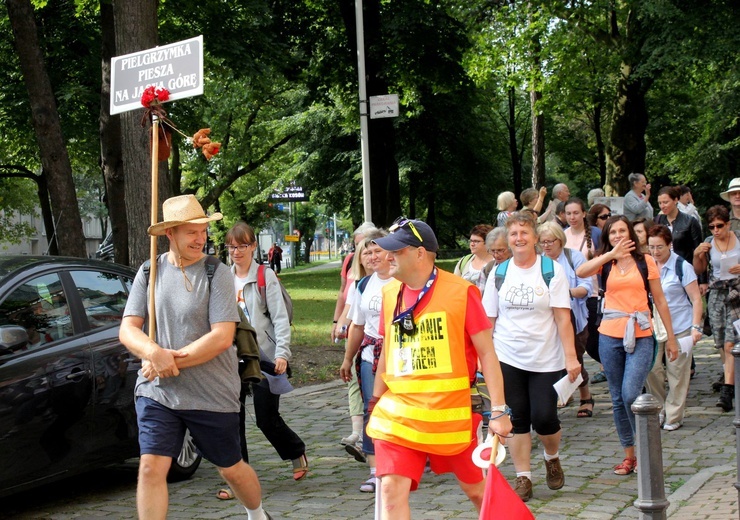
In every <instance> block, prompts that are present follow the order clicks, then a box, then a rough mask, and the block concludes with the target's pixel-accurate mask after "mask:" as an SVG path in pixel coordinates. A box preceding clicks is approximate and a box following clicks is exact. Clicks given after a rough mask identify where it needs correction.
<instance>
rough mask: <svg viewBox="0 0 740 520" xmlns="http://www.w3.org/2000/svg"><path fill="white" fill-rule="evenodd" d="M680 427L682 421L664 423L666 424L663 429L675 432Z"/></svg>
mask: <svg viewBox="0 0 740 520" xmlns="http://www.w3.org/2000/svg"><path fill="white" fill-rule="evenodd" d="M680 427H681V423H680V422H677V423H669V424H664V425H663V429H664V430H665V431H667V432H673V431H676V430H678V429H679V428H680Z"/></svg>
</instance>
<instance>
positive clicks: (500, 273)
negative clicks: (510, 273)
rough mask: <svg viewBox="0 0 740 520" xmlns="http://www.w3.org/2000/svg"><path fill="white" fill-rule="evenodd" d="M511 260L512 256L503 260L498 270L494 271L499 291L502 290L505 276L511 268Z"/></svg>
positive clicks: (497, 267)
mask: <svg viewBox="0 0 740 520" xmlns="http://www.w3.org/2000/svg"><path fill="white" fill-rule="evenodd" d="M509 260H511V258H508V259H506V260H504V261H503V262H501V263H500V264H498V265H497V266H496V272H495V273H494V276H495V277H496V279H495V282H496V290H497V291H500V290H501V286H502V285H503V284H504V278H506V271H507V270H508V269H509Z"/></svg>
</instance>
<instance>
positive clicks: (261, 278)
mask: <svg viewBox="0 0 740 520" xmlns="http://www.w3.org/2000/svg"><path fill="white" fill-rule="evenodd" d="M265 269H267V267H266V266H265V264H259V265H258V266H257V292H259V295H260V300H262V306H263V307H264V308H265V312H264V315H265V316H266V317H267V318H268V319H269V318H270V309H269V308H268V307H267V281H266V280H265Z"/></svg>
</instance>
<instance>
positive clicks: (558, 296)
mask: <svg viewBox="0 0 740 520" xmlns="http://www.w3.org/2000/svg"><path fill="white" fill-rule="evenodd" d="M541 262H542V257H540V256H538V257H537V260H536V261H535V263H534V265H533V266H532V267H530V268H528V269H522V268H520V267H517V266H516V265H515V264H514V260H513V259H511V260H510V261H509V268H508V270H507V272H506V277H505V278H504V283H503V284H502V285H501V291H500V292H499V291H498V290H496V276H495V271H492V272H491V274H490V275H489V277H488V280H487V281H486V290H485V291H484V293H483V307H484V308H485V310H486V314H487V315H488V317H489V318H496V327H495V329H494V331H493V343H494V346H495V348H496V354H497V355H498V358H499V360H500V361H501V362H503V363H506V364H507V365H511V366H513V367H516V368H519V369H521V370H527V371H530V372H555V371H558V370H562V369H564V368H565V353H564V351H563V345H562V343H561V342H560V335H559V334H558V328H557V325H556V324H555V318H554V314H553V311H552V309H553V307H556V308H565V309H570V295H569V293H568V279H567V277H566V276H565V272H564V271H563V268H562V267H561V266H560V265H559V264H558V263H557V262H554V263H553V270H554V276H553V278H552V280H550V287H549V288H548V287H547V284H546V283H545V280H544V278H543V277H542V267H541V266H540V263H541Z"/></svg>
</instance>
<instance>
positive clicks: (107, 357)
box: [69, 269, 141, 464]
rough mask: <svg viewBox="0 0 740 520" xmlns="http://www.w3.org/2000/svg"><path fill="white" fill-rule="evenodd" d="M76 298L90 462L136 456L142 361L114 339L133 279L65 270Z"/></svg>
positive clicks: (87, 270)
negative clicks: (87, 363) (86, 353)
mask: <svg viewBox="0 0 740 520" xmlns="http://www.w3.org/2000/svg"><path fill="white" fill-rule="evenodd" d="M69 274H70V277H71V279H72V282H73V283H74V286H75V291H76V293H77V295H78V296H79V298H80V302H81V309H80V315H81V318H82V321H83V326H84V327H85V328H86V329H87V331H86V332H85V339H86V340H87V342H88V345H89V346H90V355H91V358H92V367H93V376H94V377H93V391H92V394H91V399H92V420H91V422H92V428H93V436H92V438H91V444H90V446H89V449H88V453H87V455H88V457H90V459H91V460H90V462H91V463H94V464H100V463H103V462H106V461H108V462H117V461H122V460H125V459H127V458H131V457H136V456H138V454H139V452H138V437H137V429H136V412H135V410H134V385H135V383H136V377H137V372H138V370H139V369H140V368H141V360H140V359H137V358H136V357H134V356H133V355H132V354H131V353H130V352H129V351H128V350H126V347H124V346H123V345H122V344H121V342H120V341H119V340H118V332H119V329H120V325H121V320H122V318H123V311H124V308H125V307H126V299H127V298H128V287H130V284H131V282H132V280H131V279H130V278H129V277H125V276H121V275H119V274H117V273H116V272H114V271H103V270H92V269H86V270H82V269H79V270H78V269H73V270H70V271H69Z"/></svg>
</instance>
